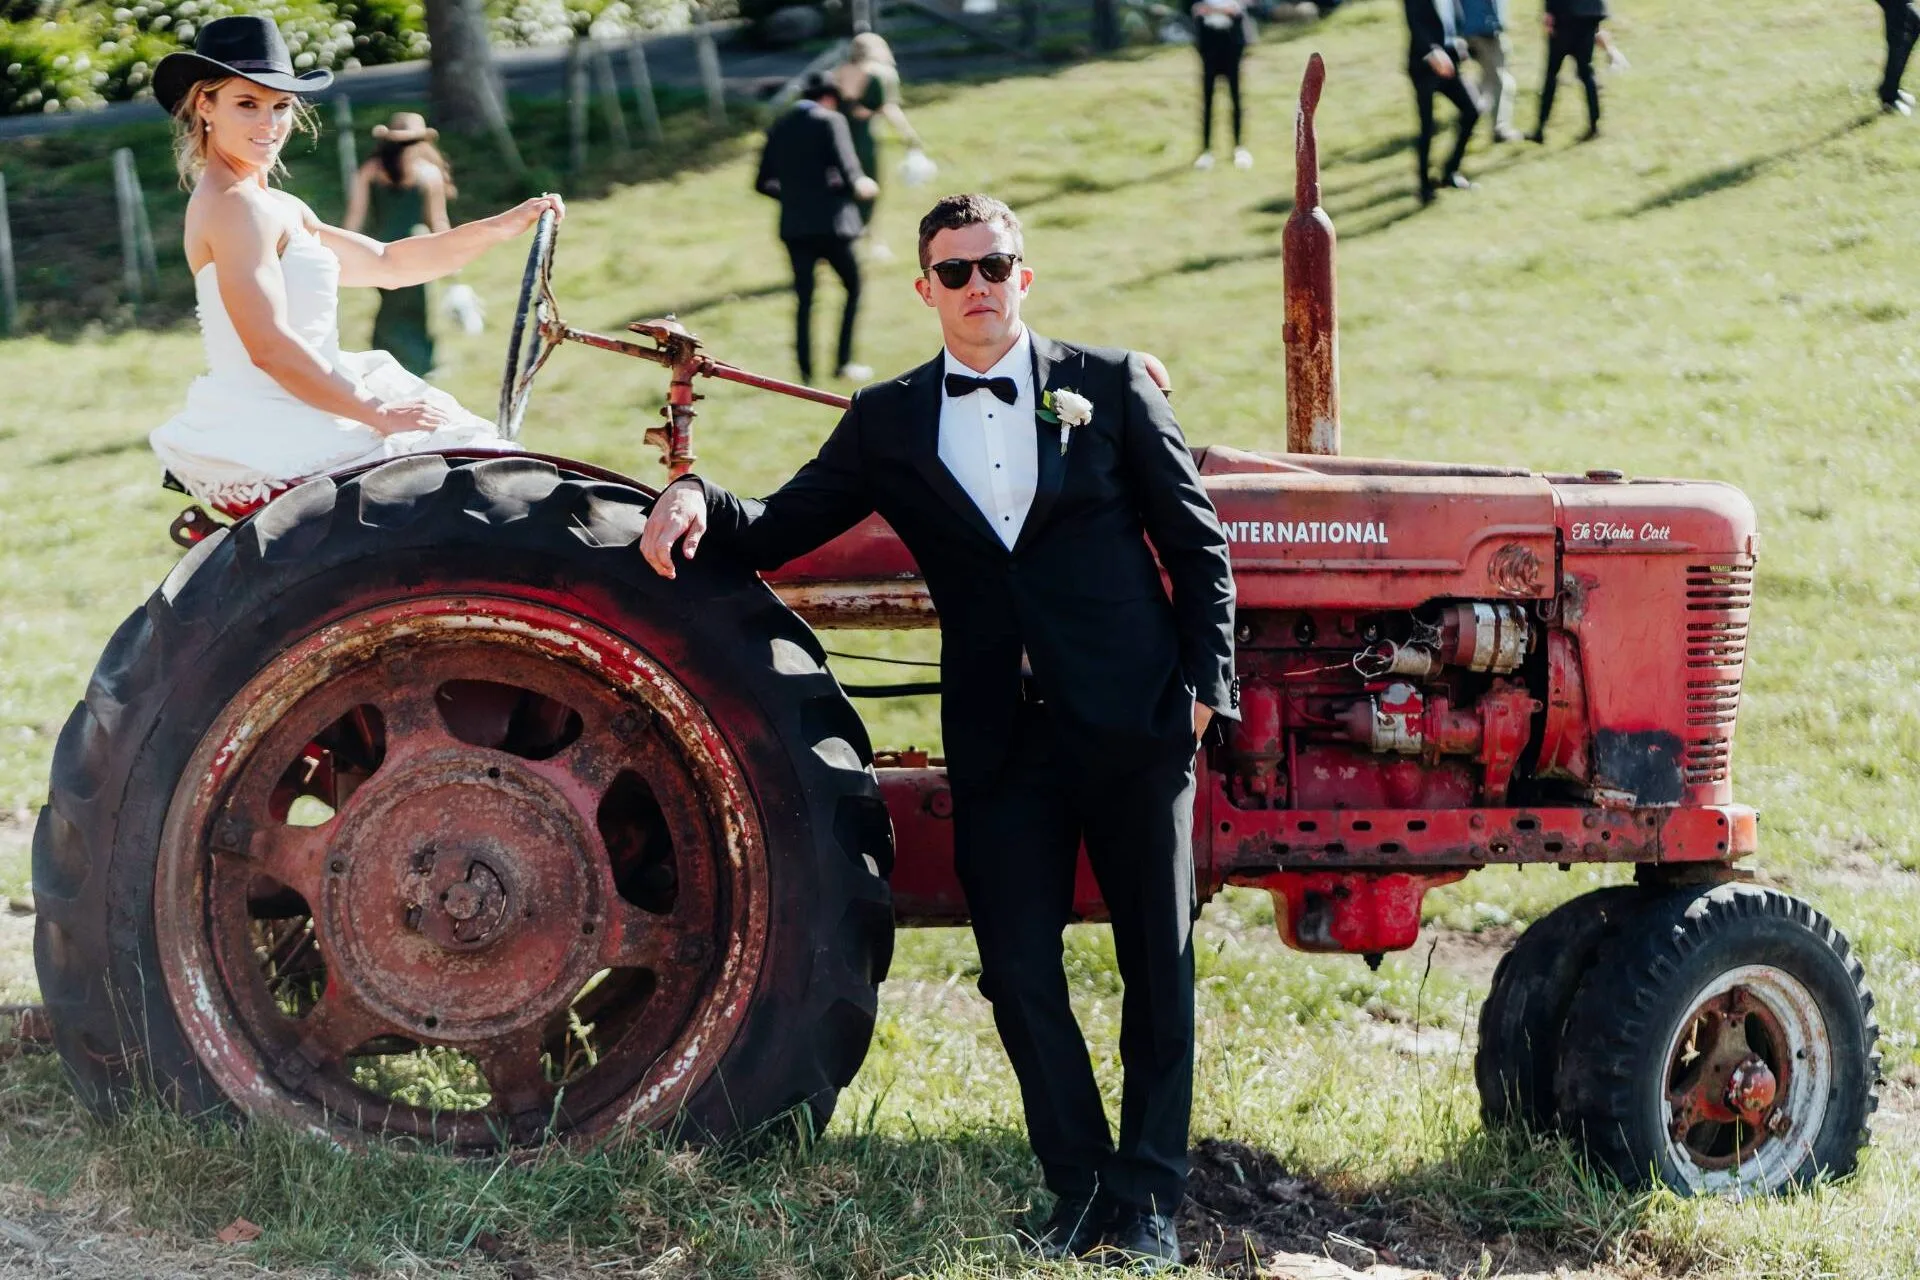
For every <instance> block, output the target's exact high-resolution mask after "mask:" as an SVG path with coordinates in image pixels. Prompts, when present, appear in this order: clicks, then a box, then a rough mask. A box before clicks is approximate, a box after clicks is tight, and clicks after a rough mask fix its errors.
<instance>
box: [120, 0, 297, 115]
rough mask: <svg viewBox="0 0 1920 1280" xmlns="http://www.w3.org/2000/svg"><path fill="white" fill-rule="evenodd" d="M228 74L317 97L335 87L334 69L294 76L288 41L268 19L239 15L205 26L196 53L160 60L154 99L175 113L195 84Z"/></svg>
mask: <svg viewBox="0 0 1920 1280" xmlns="http://www.w3.org/2000/svg"><path fill="white" fill-rule="evenodd" d="M227 76H239V77H241V78H242V79H245V80H251V81H253V82H254V83H255V84H258V85H264V86H266V87H267V88H269V89H280V90H283V91H284V92H287V93H314V92H317V91H318V90H321V89H324V88H326V87H327V86H328V85H330V84H332V83H333V72H331V71H309V72H307V73H306V74H305V75H295V74H294V70H293V59H292V58H291V57H289V56H288V54H287V42H286V41H285V40H284V39H283V38H282V37H281V35H280V28H278V27H276V26H274V25H273V22H272V21H271V20H270V19H267V18H262V17H257V16H255V15H253V14H236V15H234V16H233V17H230V18H215V19H214V20H213V21H212V22H209V23H207V24H206V25H205V26H203V27H201V28H200V34H199V35H198V36H196V37H195V38H194V41H193V52H192V53H188V52H186V51H185V50H181V51H180V52H178V53H170V54H168V55H167V56H166V57H164V58H162V59H160V65H159V66H157V67H155V68H154V69H153V98H154V101H155V102H158V103H159V104H160V106H161V108H162V109H163V110H165V111H166V112H167V113H168V114H169V115H171V114H172V113H173V109H174V107H175V106H176V105H178V103H179V101H180V99H181V98H183V97H185V96H186V94H187V90H189V89H191V88H193V86H194V85H196V84H198V83H200V81H202V80H218V79H224V78H225V77H227Z"/></svg>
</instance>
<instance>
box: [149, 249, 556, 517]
mask: <svg viewBox="0 0 1920 1280" xmlns="http://www.w3.org/2000/svg"><path fill="white" fill-rule="evenodd" d="M280 270H281V273H282V275H283V276H284V277H285V279H286V298H287V320H288V322H289V323H290V324H291V325H292V327H293V329H294V331H295V332H296V333H298V334H299V335H300V337H301V338H303V339H304V340H305V341H306V342H307V344H308V345H309V346H311V347H312V348H313V349H314V350H315V351H317V352H319V353H320V358H321V359H323V360H326V361H327V362H329V363H330V364H332V365H333V367H334V368H335V369H336V370H338V371H339V372H340V373H342V374H344V375H346V376H347V377H349V378H351V379H353V380H354V381H355V382H357V383H359V384H360V386H362V387H363V388H365V389H366V391H367V392H368V393H369V394H370V395H372V396H373V397H374V398H375V399H377V400H379V401H381V402H382V403H389V402H393V401H400V400H423V399H424V400H431V401H433V402H434V403H435V404H437V405H439V406H440V407H441V408H442V409H444V410H446V411H447V413H448V414H449V415H450V416H451V417H452V418H453V419H454V422H453V424H452V425H451V426H447V427H443V428H441V429H440V430H438V431H406V432H402V433H400V434H398V435H391V436H382V435H381V434H380V433H379V432H377V431H375V430H374V429H373V428H372V427H369V426H367V425H366V424H365V423H363V422H355V421H354V420H353V419H351V418H340V417H335V416H334V415H333V414H331V413H328V412H326V411H325V410H324V409H317V408H315V407H314V406H312V405H310V404H308V403H306V402H305V401H304V400H300V399H297V398H296V397H295V396H294V395H293V394H292V393H290V392H289V391H287V389H286V388H285V387H282V386H281V385H280V384H279V383H278V382H275V381H274V380H273V378H272V377H271V376H269V375H268V374H267V372H266V371H265V370H263V369H261V368H260V367H258V366H257V365H255V364H254V363H253V360H252V359H251V358H250V357H249V356H248V355H247V349H246V347H245V346H244V345H243V344H242V343H241V341H240V334H239V332H238V331H237V330H235V329H234V327H233V320H232V319H231V318H230V317H229V316H228V315H227V308H226V304H225V303H223V302H222V301H221V299H220V285H219V282H218V281H217V280H216V278H215V273H214V265H213V264H212V263H208V264H207V265H206V266H204V267H202V268H200V270H199V271H198V272H196V273H195V275H194V277H193V287H194V296H195V298H196V299H197V300H198V302H199V312H200V334H201V337H202V339H203V340H204V341H205V344H206V349H207V372H206V373H205V374H203V375H202V376H200V377H198V378H195V379H194V380H193V384H192V385H191V386H190V387H188V388H187V407H186V411H185V412H183V413H181V414H179V415H178V416H177V417H174V418H172V419H170V420H169V421H168V422H166V423H165V424H164V425H162V426H161V427H159V428H158V429H157V430H155V431H154V432H153V433H152V434H151V435H150V436H149V437H148V439H149V440H150V441H151V442H152V444H153V451H154V452H155V453H157V454H159V455H160V461H161V462H162V463H163V464H165V466H166V468H167V470H169V471H171V472H172V473H173V474H174V477H175V478H176V479H178V480H179V481H180V483H181V484H183V485H185V486H186V488H187V491H188V492H189V493H191V494H192V495H193V496H194V497H196V498H199V499H200V500H201V501H203V502H209V503H212V504H214V505H216V506H221V507H239V506H245V505H246V504H248V503H253V502H261V501H265V500H266V499H267V498H269V497H271V496H272V495H273V494H275V493H277V492H279V491H280V490H282V489H286V488H288V487H290V486H291V485H293V484H296V483H298V482H299V481H301V480H305V479H307V478H309V477H311V476H317V475H321V474H324V473H325V472H328V471H337V470H340V469H341V468H343V467H351V466H355V465H358V464H362V463H368V462H378V461H380V460H382V459H384V458H395V457H399V456H400V455H402V454H408V453H421V452H424V451H427V450H432V449H454V448H464V449H472V448H483V449H502V450H507V449H516V448H518V447H519V446H518V445H515V444H513V443H511V442H510V441H506V440H502V439H501V438H500V435H499V433H498V432H497V431H496V430H495V428H494V424H493V423H491V422H488V421H487V420H486V419H485V418H482V417H479V416H478V415H475V414H472V413H468V412H467V411H466V410H465V409H463V408H461V407H460V405H459V403H458V402H457V401H456V400H454V398H453V397H452V396H450V395H448V394H447V393H446V392H444V391H438V390H435V389H434V388H433V387H432V386H430V385H428V384H427V383H425V382H423V381H421V380H420V379H419V378H416V377H414V376H413V375H412V374H411V373H408V372H407V371H406V370H405V369H403V368H401V367H400V364H399V362H398V361H396V360H395V359H394V358H393V357H392V356H390V355H388V354H387V353H386V352H384V351H342V350H341V349H340V260H339V259H338V258H336V257H334V256H333V252H332V250H330V249H328V248H327V247H326V246H325V245H323V244H321V243H320V241H319V239H318V237H316V236H315V235H314V234H313V233H312V232H310V231H307V230H305V229H304V228H302V229H298V230H295V231H294V232H293V234H292V236H291V237H290V238H289V239H288V241H287V248H286V252H285V253H283V254H281V255H280Z"/></svg>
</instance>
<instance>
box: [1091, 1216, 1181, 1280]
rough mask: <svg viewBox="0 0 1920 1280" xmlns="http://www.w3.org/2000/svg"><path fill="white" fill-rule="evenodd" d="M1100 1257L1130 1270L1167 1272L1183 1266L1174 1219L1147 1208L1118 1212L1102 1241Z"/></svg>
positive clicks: (1113, 1265) (1103, 1260)
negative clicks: (1174, 1228) (1169, 1269)
mask: <svg viewBox="0 0 1920 1280" xmlns="http://www.w3.org/2000/svg"><path fill="white" fill-rule="evenodd" d="M1100 1260H1101V1261H1102V1262H1105V1263H1106V1264H1107V1265H1108V1266H1112V1267H1125V1268H1126V1269H1127V1270H1129V1271H1142V1272H1155V1271H1165V1270H1167V1269H1168V1268H1169V1267H1177V1266H1179V1265H1180V1237H1179V1236H1178V1235H1176V1234H1174V1230H1173V1219H1172V1218H1170V1217H1168V1216H1167V1215H1166V1214H1164V1213H1150V1212H1148V1211H1147V1210H1145V1209H1122V1210H1120V1211H1119V1212H1117V1213H1115V1214H1114V1217H1113V1221H1112V1223H1110V1224H1109V1225H1108V1227H1107V1236H1106V1239H1105V1240H1104V1241H1103V1242H1102V1249H1101V1254H1100Z"/></svg>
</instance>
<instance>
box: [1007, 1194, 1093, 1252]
mask: <svg viewBox="0 0 1920 1280" xmlns="http://www.w3.org/2000/svg"><path fill="white" fill-rule="evenodd" d="M1111 1217H1112V1211H1111V1210H1109V1209H1108V1207H1107V1205H1106V1203H1105V1202H1104V1201H1102V1200H1099V1199H1097V1198H1096V1197H1093V1196H1077V1197H1062V1198H1061V1199H1059V1200H1056V1201H1054V1203H1053V1212H1052V1213H1051V1214H1049V1215H1048V1216H1047V1220H1046V1221H1045V1222H1044V1223H1042V1224H1041V1226H1040V1229H1039V1230H1038V1231H1033V1232H1023V1233H1022V1234H1023V1235H1025V1236H1026V1239H1025V1241H1024V1242H1023V1243H1024V1244H1025V1245H1026V1249H1027V1252H1028V1253H1031V1254H1033V1255H1034V1256H1035V1257H1037V1258H1042V1259H1045V1260H1046V1261H1048V1262H1058V1261H1060V1260H1061V1259H1063V1258H1084V1257H1086V1256H1087V1255H1088V1254H1089V1253H1092V1252H1093V1251H1094V1250H1095V1249H1097V1248H1099V1247H1100V1238H1101V1236H1103V1235H1104V1234H1105V1233H1106V1229H1107V1224H1108V1220H1109V1219H1110V1218H1111Z"/></svg>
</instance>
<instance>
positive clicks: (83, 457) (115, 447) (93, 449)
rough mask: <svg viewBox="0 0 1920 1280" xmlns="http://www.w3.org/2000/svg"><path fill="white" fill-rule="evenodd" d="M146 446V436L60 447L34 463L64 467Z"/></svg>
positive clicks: (41, 465) (132, 451)
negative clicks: (70, 447)
mask: <svg viewBox="0 0 1920 1280" xmlns="http://www.w3.org/2000/svg"><path fill="white" fill-rule="evenodd" d="M146 447H147V441H146V437H144V436H142V437H140V438H138V439H134V440H114V441H110V442H109V443H107V444H96V445H89V446H88V447H87V448H85V449H62V450H61V451H60V452H58V453H50V454H48V455H47V456H46V457H44V458H42V459H40V461H39V462H37V463H35V464H34V465H35V466H40V467H64V466H66V465H67V464H68V463H69V462H92V461H94V460H96V459H99V458H117V457H119V456H120V455H121V454H123V453H136V452H138V451H140V450H142V449H145V448H146Z"/></svg>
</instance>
